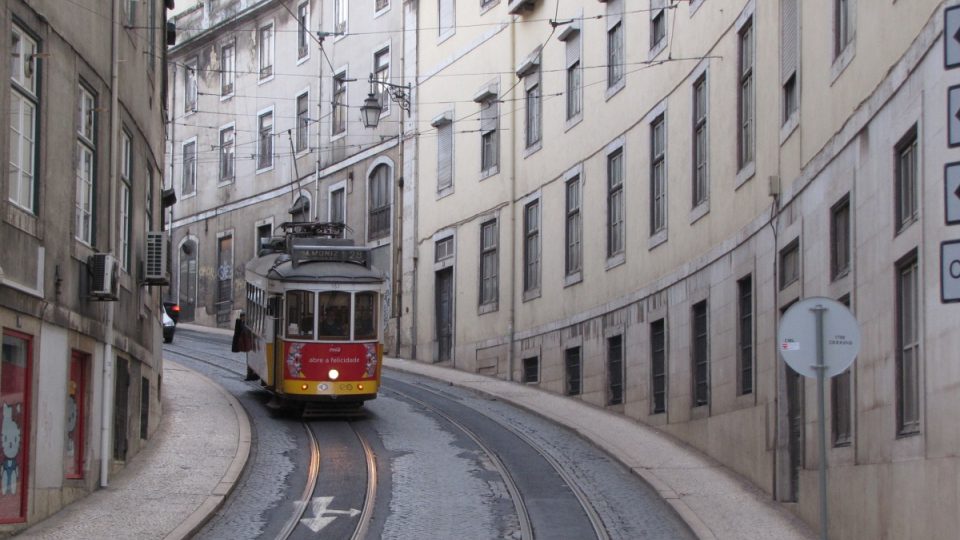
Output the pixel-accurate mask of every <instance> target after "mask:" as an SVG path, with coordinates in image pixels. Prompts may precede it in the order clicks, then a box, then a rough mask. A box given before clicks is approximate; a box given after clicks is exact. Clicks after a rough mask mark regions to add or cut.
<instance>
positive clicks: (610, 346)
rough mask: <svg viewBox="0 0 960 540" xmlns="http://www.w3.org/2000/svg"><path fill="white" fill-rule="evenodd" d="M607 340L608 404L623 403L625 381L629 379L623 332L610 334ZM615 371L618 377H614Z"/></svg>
mask: <svg viewBox="0 0 960 540" xmlns="http://www.w3.org/2000/svg"><path fill="white" fill-rule="evenodd" d="M605 341H606V345H607V351H606V352H607V358H606V360H607V362H606V367H607V406H608V407H609V406H614V405H622V404H623V403H624V402H625V401H626V399H625V397H626V391H625V390H626V384H625V383H626V379H627V378H626V362H624V358H625V354H624V343H623V342H624V339H623V334H615V335H612V336H609V337H607V338H606V340H605ZM615 343H616V346H615V345H614V344H615ZM615 350H616V352H617V355H616V356H614V351H615ZM615 368H616V369H615ZM614 373H616V377H614Z"/></svg>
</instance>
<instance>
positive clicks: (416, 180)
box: [401, 4, 456, 362]
mask: <svg viewBox="0 0 960 540" xmlns="http://www.w3.org/2000/svg"><path fill="white" fill-rule="evenodd" d="M411 5H412V4H411ZM411 12H412V15H411V18H412V19H413V25H412V26H413V32H414V36H413V47H414V52H413V59H412V62H413V69H412V72H413V77H411V78H412V79H413V84H412V85H411V86H410V88H411V90H410V96H409V97H410V107H411V108H413V107H415V106H416V105H415V103H416V100H415V99H414V98H413V92H414V91H416V92H417V93H418V94H419V90H417V84H418V83H419V81H418V80H417V77H416V74H417V71H418V70H417V67H418V66H419V65H420V48H419V47H418V46H417V44H418V43H420V41H419V40H420V25H419V24H417V19H418V18H419V16H420V11H419V10H418V9H416V8H411ZM402 35H403V42H404V45H403V48H402V49H401V50H402V51H403V66H404V68H403V69H404V77H406V69H407V68H406V65H407V49H406V39H407V32H406V24H404V32H403V34H402ZM419 117H420V111H419V110H418V111H417V115H416V117H415V120H416V119H418V118H419ZM414 125H416V124H414ZM417 141H418V139H417V137H414V138H413V142H414V154H413V156H411V157H412V162H413V164H412V166H411V171H412V174H411V175H410V178H412V179H413V235H412V236H413V241H412V244H411V251H412V253H411V255H412V257H411V261H412V263H413V276H412V281H411V284H410V287H411V288H410V305H411V307H412V308H413V315H412V319H411V321H410V323H411V324H410V359H411V360H416V359H417V342H418V336H417V319H418V318H419V317H418V312H417V275H418V272H419V269H418V267H417V266H418V265H417V263H418V261H419V259H420V257H419V255H420V250H419V243H418V242H417V237H418V236H419V234H420V233H419V231H420V225H419V221H420V219H419V218H420V202H419V201H420V198H419V193H420V176H419V175H418V174H417V172H416V171H417V167H418V165H419V163H420V160H419V154H420V145H419V144H417ZM454 362H456V360H454Z"/></svg>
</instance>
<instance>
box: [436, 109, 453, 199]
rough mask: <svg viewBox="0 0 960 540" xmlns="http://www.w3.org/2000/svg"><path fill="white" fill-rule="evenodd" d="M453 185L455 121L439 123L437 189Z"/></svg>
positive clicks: (440, 189)
mask: <svg viewBox="0 0 960 540" xmlns="http://www.w3.org/2000/svg"><path fill="white" fill-rule="evenodd" d="M452 186H453V123H452V122H442V123H440V124H438V125H437V191H438V192H439V191H443V190H445V189H449V188H450V187H452Z"/></svg>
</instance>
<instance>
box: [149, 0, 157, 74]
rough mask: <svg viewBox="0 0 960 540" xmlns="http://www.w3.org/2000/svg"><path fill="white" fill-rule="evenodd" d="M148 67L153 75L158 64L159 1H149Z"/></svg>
mask: <svg viewBox="0 0 960 540" xmlns="http://www.w3.org/2000/svg"><path fill="white" fill-rule="evenodd" d="M147 43H148V45H147V67H148V68H149V69H150V71H149V73H150V74H151V75H153V70H154V68H155V67H156V64H157V3H156V2H147Z"/></svg>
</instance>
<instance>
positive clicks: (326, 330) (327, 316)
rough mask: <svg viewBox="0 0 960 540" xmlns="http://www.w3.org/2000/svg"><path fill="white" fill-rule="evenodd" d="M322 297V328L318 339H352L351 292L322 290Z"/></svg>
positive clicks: (320, 312)
mask: <svg viewBox="0 0 960 540" xmlns="http://www.w3.org/2000/svg"><path fill="white" fill-rule="evenodd" d="M318 296H319V297H320V310H319V315H320V330H319V332H318V333H317V339H323V340H330V341H347V340H349V339H350V293H346V292H334V291H329V292H322V293H320V294H319V295H318Z"/></svg>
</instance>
